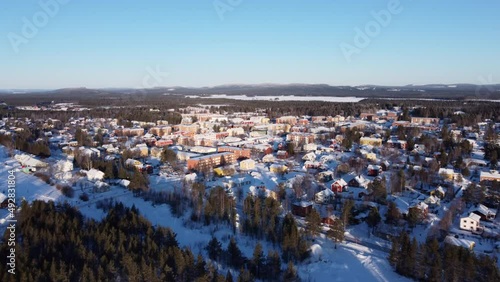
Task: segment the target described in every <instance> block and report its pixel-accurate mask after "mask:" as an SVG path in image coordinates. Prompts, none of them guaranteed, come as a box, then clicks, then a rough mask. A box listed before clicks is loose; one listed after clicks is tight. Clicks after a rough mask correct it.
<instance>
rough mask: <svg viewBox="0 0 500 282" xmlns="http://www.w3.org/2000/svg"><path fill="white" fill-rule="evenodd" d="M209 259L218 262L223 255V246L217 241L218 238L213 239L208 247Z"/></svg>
mask: <svg viewBox="0 0 500 282" xmlns="http://www.w3.org/2000/svg"><path fill="white" fill-rule="evenodd" d="M207 251H208V257H209V258H210V259H211V260H215V261H216V260H218V259H219V258H220V255H221V254H222V244H221V243H220V242H219V240H217V238H215V237H212V239H211V240H210V241H209V242H208V245H207Z"/></svg>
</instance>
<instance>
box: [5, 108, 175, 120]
mask: <svg viewBox="0 0 500 282" xmlns="http://www.w3.org/2000/svg"><path fill="white" fill-rule="evenodd" d="M99 106H102V105H99ZM151 107H155V108H157V109H160V111H159V112H155V111H150V110H149V109H150V108H149V107H137V106H136V105H131V106H129V107H124V108H93V109H90V110H85V111H74V112H65V111H24V110H17V109H14V110H5V109H4V110H0V115H1V116H2V117H13V118H29V119H32V120H48V119H57V120H60V121H61V122H63V123H65V122H67V121H69V120H70V119H71V118H116V119H118V120H137V121H145V122H156V121H157V120H166V121H168V123H169V124H179V123H180V122H181V120H182V116H181V115H180V114H179V113H177V112H176V111H174V112H168V111H166V110H167V109H170V108H172V107H171V106H168V104H165V105H164V107H158V105H157V104H151ZM167 107H168V108H167Z"/></svg>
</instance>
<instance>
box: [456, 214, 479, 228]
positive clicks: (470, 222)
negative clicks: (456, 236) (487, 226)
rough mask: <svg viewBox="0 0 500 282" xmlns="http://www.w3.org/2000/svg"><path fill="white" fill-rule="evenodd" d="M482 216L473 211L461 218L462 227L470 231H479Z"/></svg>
mask: <svg viewBox="0 0 500 282" xmlns="http://www.w3.org/2000/svg"><path fill="white" fill-rule="evenodd" d="M480 223H481V217H480V216H479V215H477V214H475V213H473V212H471V213H469V215H468V216H465V217H461V218H460V229H462V230H469V231H478V230H479V229H481V225H480Z"/></svg>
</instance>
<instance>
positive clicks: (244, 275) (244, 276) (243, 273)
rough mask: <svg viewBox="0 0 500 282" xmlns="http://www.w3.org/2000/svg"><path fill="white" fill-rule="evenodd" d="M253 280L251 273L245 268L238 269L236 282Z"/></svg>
mask: <svg viewBox="0 0 500 282" xmlns="http://www.w3.org/2000/svg"><path fill="white" fill-rule="evenodd" d="M251 281H254V279H253V277H252V274H251V273H250V272H249V271H248V270H247V269H246V268H241V269H240V275H239V276H238V282H251Z"/></svg>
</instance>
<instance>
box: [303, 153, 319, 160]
mask: <svg viewBox="0 0 500 282" xmlns="http://www.w3.org/2000/svg"><path fill="white" fill-rule="evenodd" d="M302 160H304V161H310V162H312V161H315V160H316V154H314V153H313V152H310V153H307V154H305V155H304V156H303V157H302Z"/></svg>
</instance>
